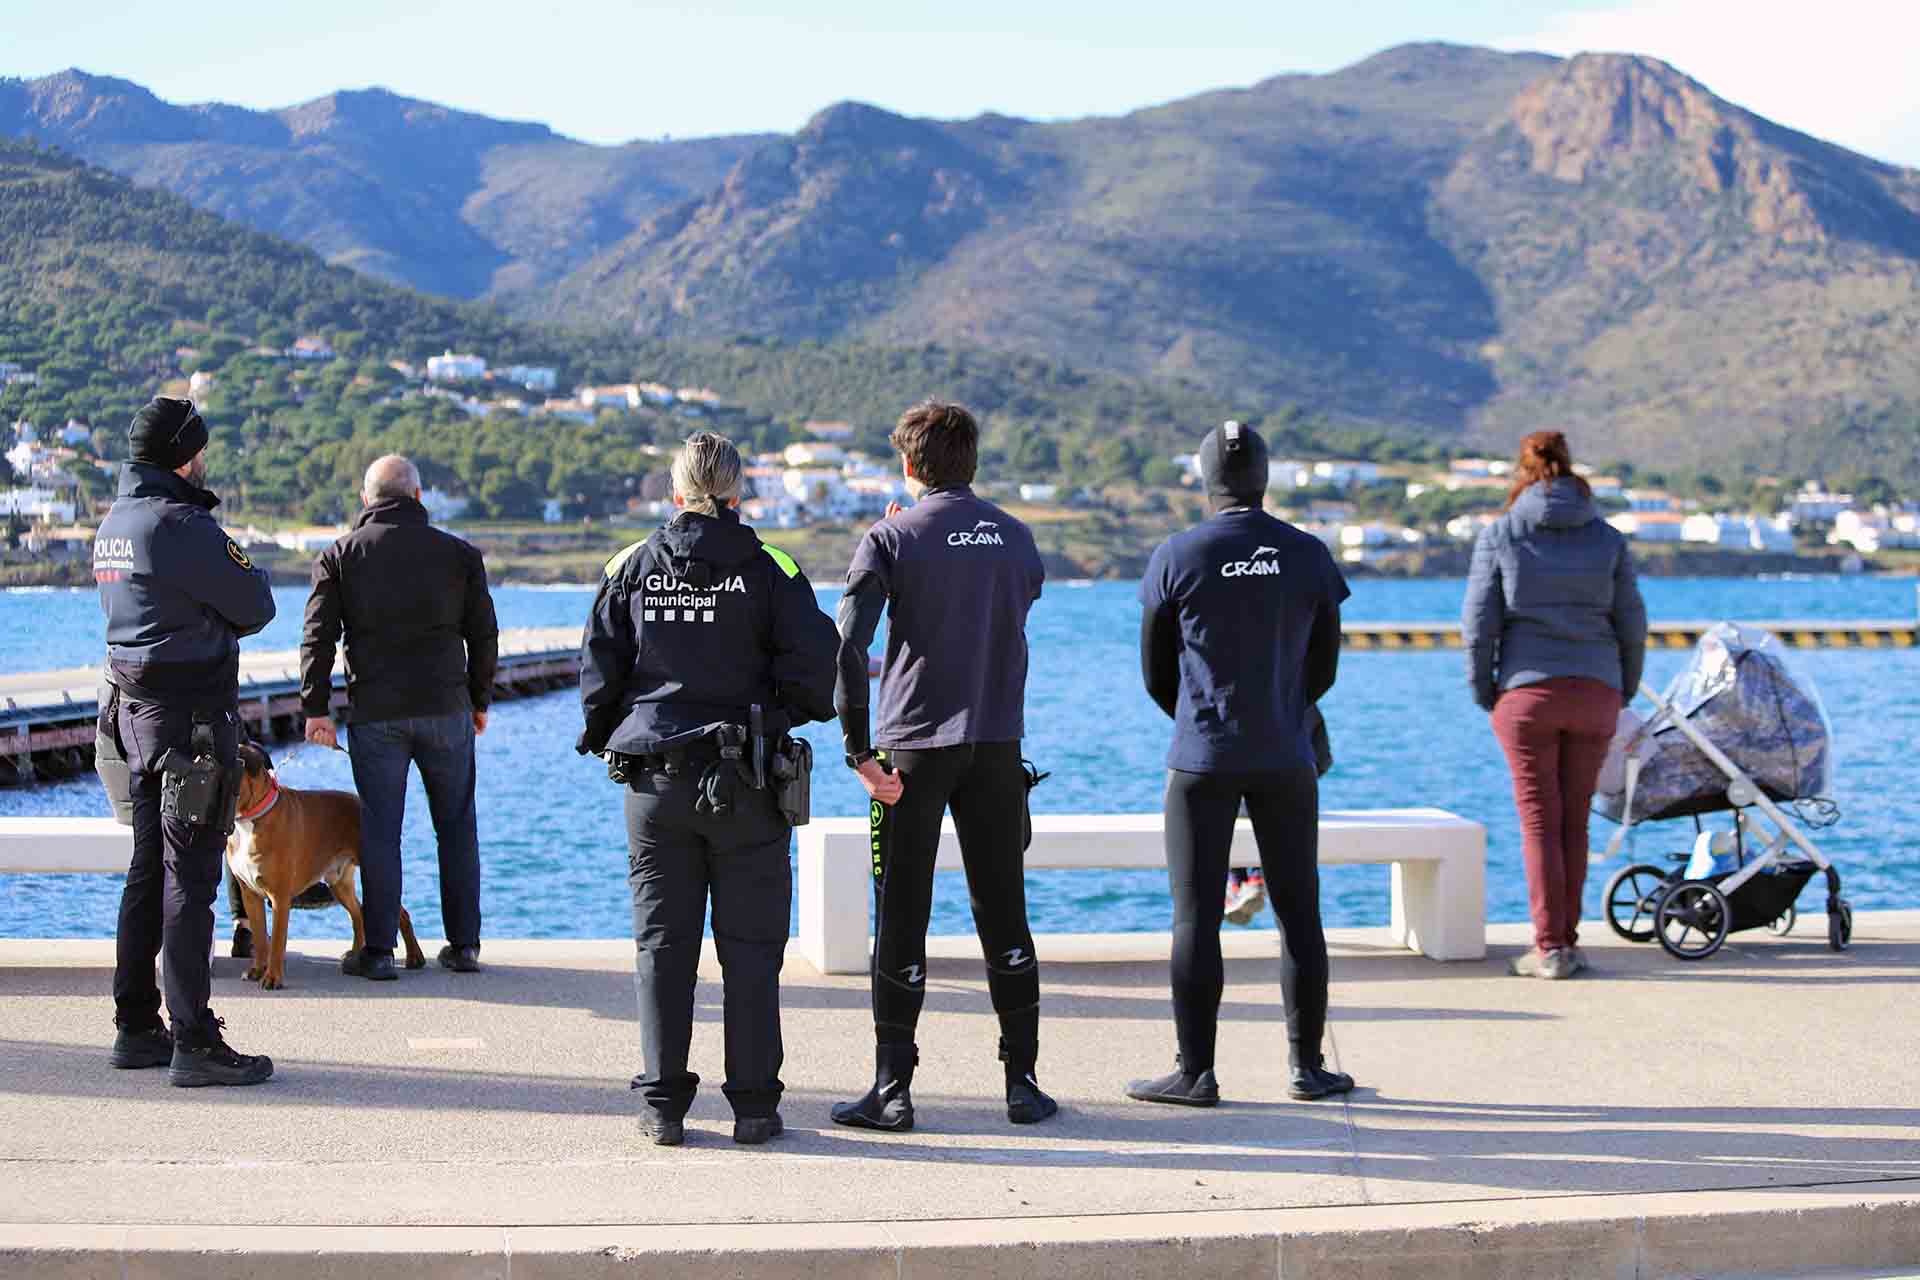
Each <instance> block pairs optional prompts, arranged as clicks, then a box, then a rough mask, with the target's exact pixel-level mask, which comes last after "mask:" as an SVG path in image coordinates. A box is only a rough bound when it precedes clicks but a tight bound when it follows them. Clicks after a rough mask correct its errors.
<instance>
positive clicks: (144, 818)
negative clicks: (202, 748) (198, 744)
mask: <svg viewBox="0 0 1920 1280" xmlns="http://www.w3.org/2000/svg"><path fill="white" fill-rule="evenodd" d="M211 719H212V722H213V737H214V751H215V754H216V755H217V756H219V758H220V760H221V762H222V763H224V764H226V765H228V766H231V765H232V764H233V763H234V761H235V760H237V759H238V757H239V741H240V721H239V717H238V716H236V715H235V714H234V713H233V712H231V711H222V712H216V713H214V714H213V715H212V717H211ZM117 727H118V729H119V733H120V747H121V750H122V751H123V752H124V753H125V755H126V760H127V766H128V768H129V770H130V771H131V775H132V787H133V862H132V863H131V865H129V866H128V868H127V885H126V888H125V889H124V890H123V891H122V892H121V894H120V925H119V930H118V932H117V934H116V949H115V951H116V953H115V962H114V970H113V1004H114V1014H113V1020H114V1022H116V1023H118V1024H119V1025H121V1026H124V1027H136V1028H140V1027H148V1026H151V1025H153V1024H154V1023H156V1022H158V1021H159V1017H160V990H159V988H158V987H157V986H156V985H155V983H154V977H153V962H154V959H155V957H157V956H161V955H164V956H165V957H166V962H165V964H164V966H163V968H164V971H165V982H166V1002H167V1014H168V1017H169V1018H170V1019H171V1021H172V1023H173V1033H174V1035H175V1036H176V1037H179V1038H180V1039H182V1040H184V1041H186V1042H187V1043H189V1044H195V1043H201V1042H204V1041H205V1040H206V1039H208V1038H209V1037H210V1036H211V1035H212V1034H213V1032H212V1026H211V1017H212V1015H211V1013H210V1012H209V1011H208V1009H207V1000H208V997H209V994H210V992H211V989H212V976H213V975H212V973H211V972H210V970H209V967H208V963H207V957H208V954H209V952H210V951H211V949H212V946H213V900H214V898H215V897H216V896H217V895H218V894H219V892H220V867H221V864H222V863H223V862H224V861H225V854H226V848H227V834H226V832H224V831H222V830H220V829H219V828H218V827H200V826H193V825H191V824H188V823H185V822H180V821H177V820H175V819H172V818H163V817H162V816H161V814H160V758H161V757H162V756H164V755H165V754H166V752H167V750H168V748H170V747H179V748H182V749H183V750H184V749H185V748H186V747H187V746H188V745H189V743H190V742H191V740H192V736H193V713H192V712H191V711H179V710H174V709H171V708H168V707H161V706H156V705H154V704H152V703H145V702H130V701H128V700H127V699H125V698H122V699H121V701H120V715H119V719H118V722H117Z"/></svg>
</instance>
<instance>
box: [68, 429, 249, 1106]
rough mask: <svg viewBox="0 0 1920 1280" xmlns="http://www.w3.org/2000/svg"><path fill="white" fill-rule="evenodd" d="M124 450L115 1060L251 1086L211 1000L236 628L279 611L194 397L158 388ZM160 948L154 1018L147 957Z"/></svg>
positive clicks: (232, 747)
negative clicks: (230, 528) (212, 457)
mask: <svg viewBox="0 0 1920 1280" xmlns="http://www.w3.org/2000/svg"><path fill="white" fill-rule="evenodd" d="M127 445H128V456H129V458H130V461H129V462H128V463H127V465H126V467H125V469H124V470H123V472H122V474H121V479H120V493H119V496H118V497H117V498H116V499H115V500H114V504H113V509H112V510H111V511H110V512H108V513H107V518H106V519H105V520H104V521H102V522H101V525H100V530H99V533H98V534H97V535H96V536H95V539H94V544H93V576H94V579H95V581H96V582H97V584H98V585H99V589H100V607H101V609H102V610H103V611H104V612H105V613H106V615H107V679H108V681H109V682H110V688H109V689H108V691H107V698H108V703H109V704H110V705H109V706H107V707H106V708H103V711H104V712H105V714H104V715H103V718H102V719H103V723H102V729H103V730H105V729H107V728H108V727H109V726H110V727H111V729H112V731H113V745H114V746H115V747H117V749H118V750H119V752H120V754H121V755H122V756H123V757H124V759H125V760H126V763H127V765H128V768H129V771H130V781H129V791H130V799H131V803H132V815H133V862H132V865H131V866H130V867H129V869H128V871H127V884H126V889H125V891H124V892H123V893H122V895H121V898H120V926H119V933H118V945H119V951H118V957H117V961H116V964H115V968H114V975H113V1000H114V1006H115V1010H114V1023H115V1025H116V1026H117V1027H118V1028H119V1032H118V1034H117V1035H116V1036H115V1038H114V1044H113V1058H112V1061H113V1065H114V1066H116V1067H123V1068H132V1067H159V1066H166V1067H169V1068H170V1070H169V1072H168V1078H169V1080H170V1081H171V1083H173V1084H176V1085H181V1086H185V1087H194V1086H199V1085H216V1084H218V1085H238V1084H259V1083H260V1082H261V1081H263V1080H265V1079H267V1078H268V1077H269V1076H271V1075H272V1074H273V1063H272V1062H271V1061H270V1060H269V1059H267V1058H265V1057H255V1056H250V1055H247V1054H242V1053H236V1052H235V1051H234V1050H233V1049H232V1048H230V1047H229V1046H228V1045H227V1043H226V1040H225V1039H224V1038H223V1036H222V1035H221V1027H222V1025H223V1024H222V1022H221V1020H220V1019H218V1018H216V1017H214V1015H213V1011H212V1010H211V1009H209V1008H208V1007H207V999H208V993H209V989H210V987H211V978H212V975H211V973H210V971H209V966H208V955H209V952H210V951H211V949H212V945H213V900H214V897H215V895H216V894H217V893H218V892H219V888H220V869H221V864H222V862H223V860H224V853H225V850H226V840H227V835H228V833H229V832H230V831H231V830H232V829H233V798H234V786H235V782H236V780H237V779H236V777H235V770H236V768H237V765H238V759H239V735H240V717H239V696H240V637H241V636H250V635H252V634H254V633H255V632H257V631H259V630H260V629H261V628H263V627H265V626H266V625H267V624H268V623H269V622H271V621H273V592H272V590H271V586H270V584H269V582H268V580H267V575H266V573H265V571H264V570H260V569H256V568H254V566H253V564H252V562H251V561H249V560H248V559H247V556H246V553H245V552H243V551H241V550H240V547H239V544H237V543H235V542H234V541H233V539H231V538H229V537H228V536H227V535H226V533H225V532H224V531H222V530H221V528H220V525H219V524H218V523H217V522H216V521H215V520H214V518H213V515H212V514H211V513H212V511H213V508H214V507H215V506H217V505H218V504H219V502H220V499H218V498H217V497H215V496H214V495H213V494H211V493H209V492H208V491H207V490H206V488H205V487H204V486H205V484H206V478H207V455H206V447H207V424H206V423H205V421H203V420H202V419H201V417H200V414H199V412H198V411H197V410H196V409H195V408H194V407H193V403H192V402H191V401H188V400H172V399H165V398H161V399H156V400H154V401H153V402H152V403H150V404H148V405H147V406H146V407H144V408H143V409H141V410H140V412H139V413H137V414H135V415H134V418H133V422H132V425H130V426H129V427H128V428H127ZM162 953H164V954H165V963H164V966H163V968H164V970H165V975H166V978H165V981H166V1004H167V1014H168V1016H169V1017H170V1018H171V1020H172V1023H173V1028H172V1034H171V1035H169V1034H168V1031H167V1028H166V1027H165V1026H164V1025H163V1024H162V1023H161V1021H160V992H159V990H158V989H156V987H155V984H154V974H153V964H154V958H155V957H156V956H158V955H160V954H162Z"/></svg>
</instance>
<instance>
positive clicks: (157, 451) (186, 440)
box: [127, 396, 207, 471]
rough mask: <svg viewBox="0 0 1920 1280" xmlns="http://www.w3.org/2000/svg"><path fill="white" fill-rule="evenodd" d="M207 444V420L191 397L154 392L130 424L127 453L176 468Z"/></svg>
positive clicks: (150, 462)
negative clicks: (178, 397) (170, 395)
mask: <svg viewBox="0 0 1920 1280" xmlns="http://www.w3.org/2000/svg"><path fill="white" fill-rule="evenodd" d="M206 447H207V424H206V422H205V420H203V419H202V418H201V417H200V411H199V410H198V409H196V408H194V407H193V401H191V400H174V399H170V398H169V397H167V396H155V397H154V398H153V399H152V400H150V401H148V402H147V403H146V404H145V405H144V406H142V407H141V409H140V412H138V413H136V414H134V415H133V421H132V422H131V423H129V424H128V426H127V456H128V457H129V458H131V459H133V461H135V462H144V463H146V464H147V465H148V466H151V467H162V468H165V469H166V470H168V471H177V470H179V469H180V468H181V467H184V466H186V465H187V464H188V463H189V462H192V461H193V455H194V454H196V453H199V452H200V451H201V450H202V449H204V448H206Z"/></svg>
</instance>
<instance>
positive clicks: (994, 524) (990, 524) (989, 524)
mask: <svg viewBox="0 0 1920 1280" xmlns="http://www.w3.org/2000/svg"><path fill="white" fill-rule="evenodd" d="M999 527H1000V525H999V522H998V521H995V520H981V521H978V522H977V523H975V525H974V526H973V531H974V532H975V533H978V532H980V531H981V530H982V529H998V528H999Z"/></svg>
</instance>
